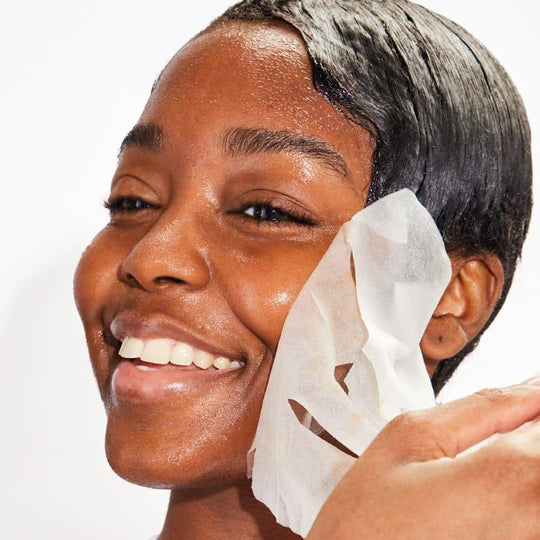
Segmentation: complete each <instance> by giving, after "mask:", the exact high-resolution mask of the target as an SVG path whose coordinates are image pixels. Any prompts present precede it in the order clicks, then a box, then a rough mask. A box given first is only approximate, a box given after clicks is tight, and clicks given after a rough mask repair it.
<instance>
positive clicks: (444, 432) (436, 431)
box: [387, 411, 456, 461]
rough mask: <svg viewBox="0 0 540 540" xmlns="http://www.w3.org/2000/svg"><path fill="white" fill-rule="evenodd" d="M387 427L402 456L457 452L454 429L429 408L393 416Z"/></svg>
mask: <svg viewBox="0 0 540 540" xmlns="http://www.w3.org/2000/svg"><path fill="white" fill-rule="evenodd" d="M387 428H388V430H389V431H390V432H391V433H392V437H393V439H394V441H395V447H394V449H395V450H396V453H398V454H399V455H400V457H401V458H402V459H406V460H414V461H426V460H430V459H437V458H440V457H446V456H448V455H450V454H452V453H453V452H455V447H456V442H455V440H454V439H455V437H454V433H453V431H452V430H451V429H449V428H448V427H447V426H446V425H445V424H443V423H439V422H437V419H436V418H434V417H433V415H431V414H429V412H426V411H411V412H407V413H404V414H402V415H400V416H398V417H396V418H395V419H394V420H392V421H391V422H390V423H389V424H388V426H387Z"/></svg>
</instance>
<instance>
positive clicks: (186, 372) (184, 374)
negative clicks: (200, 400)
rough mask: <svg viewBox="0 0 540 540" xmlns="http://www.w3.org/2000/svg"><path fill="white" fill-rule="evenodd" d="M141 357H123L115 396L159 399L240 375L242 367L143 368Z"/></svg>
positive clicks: (114, 379)
mask: <svg viewBox="0 0 540 540" xmlns="http://www.w3.org/2000/svg"><path fill="white" fill-rule="evenodd" d="M137 364H139V365H144V366H148V364H143V363H141V362H140V361H137V360H136V361H132V360H125V359H120V362H119V364H118V365H117V366H116V369H115V370H114V373H113V376H112V391H113V394H114V396H116V397H117V398H119V399H122V400H128V401H157V400H160V399H164V398H167V397H170V396H173V395H177V394H179V393H183V392H187V391H190V390H193V389H195V388H198V387H200V386H204V385H207V384H212V383H214V382H216V381H221V380H224V379H227V378H231V377H234V376H236V375H238V373H239V372H240V371H241V368H238V369H208V370H205V369H199V368H198V367H196V366H193V365H191V366H175V365H173V364H165V365H163V366H162V365H153V366H151V367H150V368H149V369H144V370H143V369H139V368H138V367H137Z"/></svg>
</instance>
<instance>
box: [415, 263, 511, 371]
mask: <svg viewBox="0 0 540 540" xmlns="http://www.w3.org/2000/svg"><path fill="white" fill-rule="evenodd" d="M450 260H451V263H452V279H451V280H450V283H449V284H448V287H447V288H446V290H445V291H444V294H443V296H442V298H441V300H440V302H439V304H438V306H437V308H436V309H435V312H434V313H433V315H432V317H431V320H430V321H429V323H428V325H427V328H426V331H425V332H424V336H423V337H422V341H421V342H420V347H421V349H422V353H423V355H424V361H425V363H426V367H427V370H428V372H429V374H430V375H433V372H434V371H435V368H436V367H437V364H438V363H439V362H440V361H441V360H444V359H446V358H450V357H452V356H454V355H455V354H456V353H458V352H459V351H460V350H461V349H463V347H465V345H466V344H467V343H469V341H471V340H472V339H473V338H474V337H475V336H476V334H478V332H480V330H482V328H483V327H484V325H485V324H486V322H487V321H488V319H489V317H490V316H491V313H492V312H493V308H494V307H495V304H496V303H497V300H498V299H499V297H500V295H501V291H502V287H503V284H504V270H503V267H502V264H501V261H500V260H499V258H498V257H497V256H495V255H492V254H485V255H473V256H471V257H465V258H462V257H454V256H452V255H450Z"/></svg>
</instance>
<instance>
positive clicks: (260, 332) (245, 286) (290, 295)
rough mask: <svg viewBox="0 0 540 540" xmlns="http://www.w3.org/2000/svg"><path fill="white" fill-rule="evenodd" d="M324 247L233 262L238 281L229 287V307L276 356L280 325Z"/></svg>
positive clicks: (295, 248)
mask: <svg viewBox="0 0 540 540" xmlns="http://www.w3.org/2000/svg"><path fill="white" fill-rule="evenodd" d="M325 249H326V244H325V245H316V246H309V247H307V246H305V245H304V246H301V247H294V248H292V249H288V250H280V253H279V255H278V254H277V252H274V251H273V250H268V251H266V252H264V253H263V254H257V255H256V254H251V256H250V257H244V258H243V260H241V262H238V260H237V261H236V262H235V265H236V269H237V270H236V275H237V276H241V280H238V281H237V282H236V281H235V283H234V284H232V286H230V287H229V291H232V294H233V295H234V296H233V297H232V298H231V300H230V305H231V307H232V309H233V311H234V312H235V313H236V315H237V317H239V318H240V319H241V320H242V321H243V323H244V325H245V326H247V327H248V328H249V329H250V330H251V332H253V333H254V334H255V335H257V336H258V337H259V339H261V340H262V341H263V342H264V343H265V344H266V345H267V346H268V347H269V349H270V351H271V352H272V354H274V353H275V350H276V348H277V344H278V341H279V337H280V335H281V329H282V328H283V323H284V322H285V319H286V317H287V314H288V313H289V310H290V308H291V306H292V304H293V302H294V300H295V299H296V297H297V296H298V293H299V292H300V290H301V289H302V287H303V286H304V284H305V282H306V281H307V279H308V278H309V276H310V275H311V273H312V272H313V270H314V269H315V267H316V265H317V263H318V262H319V260H320V259H321V257H322V256H323V254H324V252H325Z"/></svg>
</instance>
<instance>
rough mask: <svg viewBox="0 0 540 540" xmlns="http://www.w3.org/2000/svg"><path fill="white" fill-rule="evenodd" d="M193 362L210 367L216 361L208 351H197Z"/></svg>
mask: <svg viewBox="0 0 540 540" xmlns="http://www.w3.org/2000/svg"><path fill="white" fill-rule="evenodd" d="M193 363H194V364H195V365H196V366H197V367H200V368H202V369H207V368H209V367H210V366H211V365H212V364H213V363H214V357H213V355H211V354H210V353H208V352H206V351H196V352H195V358H194V359H193Z"/></svg>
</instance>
